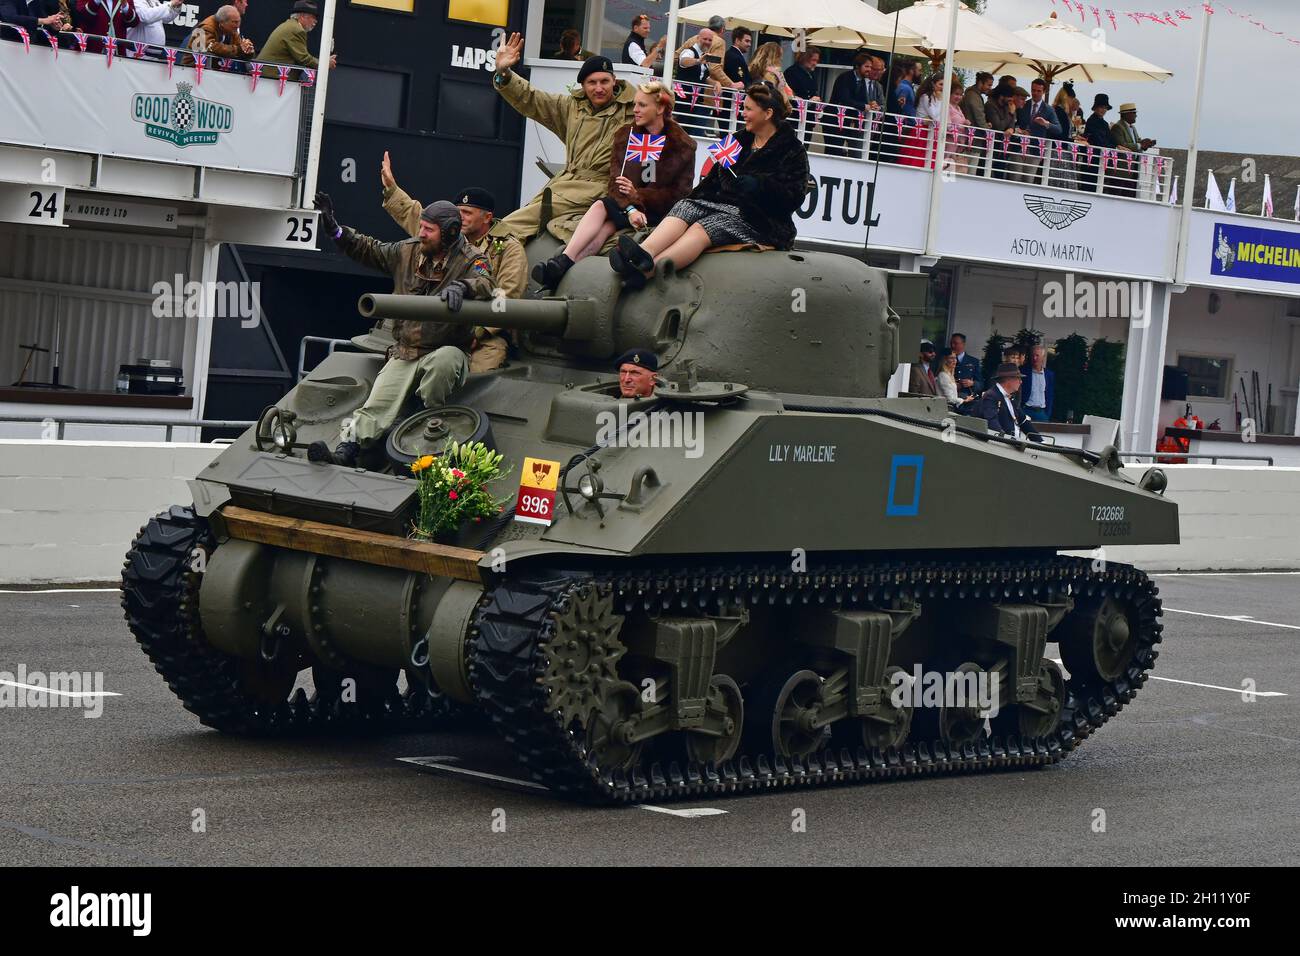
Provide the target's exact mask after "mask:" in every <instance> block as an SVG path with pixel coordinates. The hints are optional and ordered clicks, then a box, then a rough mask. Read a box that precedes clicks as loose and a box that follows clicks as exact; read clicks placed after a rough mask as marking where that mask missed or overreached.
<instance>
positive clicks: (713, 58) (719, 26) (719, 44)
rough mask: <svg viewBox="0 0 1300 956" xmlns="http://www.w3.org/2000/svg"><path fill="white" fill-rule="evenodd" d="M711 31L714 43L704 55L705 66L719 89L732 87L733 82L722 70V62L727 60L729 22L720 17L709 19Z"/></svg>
mask: <svg viewBox="0 0 1300 956" xmlns="http://www.w3.org/2000/svg"><path fill="white" fill-rule="evenodd" d="M709 29H710V30H711V31H712V32H713V43H712V44H711V45H710V46H709V48H708V50H706V51H705V53H704V66H705V68H706V69H707V70H708V71H709V79H711V80H712V81H713V82H714V83H716V84H718V89H721V88H722V87H724V86H730V85H731V80H730V79H728V77H727V74H726V73H725V72H724V71H723V69H722V62H723V60H725V59H726V58H727V40H726V34H725V32H724V31H725V30H726V29H727V21H726V20H724V19H723V18H722V17H719V16H712V17H709Z"/></svg>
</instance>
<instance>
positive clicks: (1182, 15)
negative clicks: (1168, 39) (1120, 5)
mask: <svg viewBox="0 0 1300 956" xmlns="http://www.w3.org/2000/svg"><path fill="white" fill-rule="evenodd" d="M1051 4H1052V6H1060V7H1063V8H1064V9H1065V10H1067V11H1070V12H1073V13H1077V14H1079V22H1080V23H1081V24H1086V23H1087V18H1088V14H1090V13H1091V14H1092V18H1093V20H1094V21H1095V22H1096V25H1097V26H1101V25H1102V23H1101V18H1102V16H1103V15H1104V16H1105V17H1106V19H1108V20H1110V26H1111V29H1112V30H1118V29H1119V21H1120V18H1121V17H1127V18H1128V19H1129V20H1132V21H1133V25H1134V26H1141V25H1142V24H1143V23H1154V24H1156V25H1158V26H1170V27H1177V26H1179V25H1180V24H1182V23H1183V22H1185V21H1188V20H1193V19H1195V18H1194V17H1193V16H1192V14H1191V13H1189V12H1188V9H1187V8H1184V7H1176V8H1174V9H1173V10H1163V11H1150V12H1143V11H1141V10H1115V9H1112V8H1110V7H1095V6H1093V5H1092V4H1086V5H1085V4H1084V3H1082V2H1080V0H1051ZM1200 7H1201V11H1202V12H1203V14H1204V15H1205V16H1213V15H1214V14H1215V13H1216V12H1218V11H1220V10H1221V11H1224V12H1226V13H1228V14H1229V15H1231V16H1234V17H1236V18H1237V19H1239V20H1244V21H1245V22H1246V23H1249V24H1250V25H1251V26H1255V27H1258V28H1259V29H1261V30H1263V31H1264V32H1265V33H1268V34H1271V35H1272V36H1275V37H1278V38H1280V39H1283V40H1286V42H1287V43H1290V44H1293V45H1295V46H1300V37H1294V36H1291V35H1290V34H1288V33H1287V32H1286V31H1285V30H1275V29H1273V27H1271V26H1269V25H1268V24H1267V23H1265V22H1264V21H1262V20H1260V19H1259V18H1258V17H1256V16H1255V15H1254V14H1251V13H1248V12H1246V11H1243V10H1237V9H1234V8H1233V7H1230V6H1228V5H1227V4H1222V5H1219V6H1217V7H1216V4H1215V3H1214V0H1202V3H1201V5H1200ZM1193 9H1194V8H1193Z"/></svg>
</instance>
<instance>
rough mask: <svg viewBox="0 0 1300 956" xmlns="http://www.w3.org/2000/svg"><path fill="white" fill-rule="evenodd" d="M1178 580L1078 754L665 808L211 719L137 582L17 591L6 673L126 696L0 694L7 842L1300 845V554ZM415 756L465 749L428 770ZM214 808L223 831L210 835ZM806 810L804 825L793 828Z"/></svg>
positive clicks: (338, 848) (894, 855) (447, 737)
mask: <svg viewBox="0 0 1300 956" xmlns="http://www.w3.org/2000/svg"><path fill="white" fill-rule="evenodd" d="M1156 577H1157V583H1158V584H1159V586H1160V589H1161V594H1162V597H1163V599H1164V602H1165V606H1166V609H1167V610H1166V616H1165V640H1164V643H1163V644H1162V645H1161V654H1160V659H1159V661H1158V662H1157V665H1156V668H1155V670H1154V672H1153V676H1155V677H1156V678H1158V679H1154V680H1152V681H1150V682H1149V683H1148V684H1147V685H1146V687H1144V688H1143V689H1142V691H1141V692H1140V693H1139V694H1138V696H1137V699H1136V701H1135V702H1134V703H1132V704H1130V705H1129V706H1128V707H1126V708H1125V710H1124V711H1123V712H1122V713H1121V714H1120V716H1119V717H1118V718H1117V719H1114V720H1112V721H1111V722H1110V723H1108V724H1107V725H1106V726H1105V727H1103V728H1102V729H1101V730H1100V731H1099V732H1097V733H1096V734H1095V735H1094V736H1093V737H1091V738H1090V739H1089V741H1088V742H1087V743H1086V744H1085V745H1084V746H1083V747H1082V748H1080V750H1079V751H1077V752H1076V753H1075V754H1073V755H1072V756H1071V757H1069V758H1068V759H1066V760H1065V761H1063V762H1061V763H1059V764H1057V765H1056V766H1054V767H1051V768H1048V769H1044V770H1035V771H1030V772H1020V773H997V774H984V775H980V776H965V777H943V778H927V779H917V780H902V781H896V782H890V783H884V784H871V785H865V786H857V787H853V786H842V787H832V788H825V789H820V790H798V791H790V792H784V793H776V794H771V795H764V796H761V797H742V798H725V799H723V798H718V799H711V800H705V801H702V802H699V803H685V804H678V803H674V804H669V805H667V806H666V807H662V808H658V809H655V808H646V807H628V808H616V809H604V808H593V807H589V806H576V805H571V804H569V803H565V802H563V801H560V800H557V799H554V798H552V797H550V796H548V795H546V794H545V793H538V792H536V791H531V790H528V789H525V788H521V787H518V786H515V785H511V784H509V783H502V782H497V781H495V780H493V779H491V778H490V777H485V776H481V775H482V774H488V775H496V776H499V777H504V778H513V779H522V778H523V776H524V775H523V774H522V773H521V771H520V770H519V769H518V768H517V766H516V765H515V763H514V761H513V758H512V757H511V756H510V754H509V752H508V751H507V750H506V748H505V747H504V745H503V744H501V743H499V742H498V741H497V740H496V739H495V738H494V737H493V736H492V735H491V733H490V732H489V731H487V730H480V731H472V732H469V731H466V732H455V733H440V734H415V735H403V736H396V737H386V738H378V739H369V740H367V739H347V740H342V741H328V740H315V741H293V742H286V743H277V742H265V741H248V740H240V739H235V738H230V737H224V736H222V735H221V734H218V733H216V732H214V731H211V730H207V729H206V728H203V727H201V726H200V725H199V724H198V722H197V720H196V719H195V718H194V717H193V716H192V715H190V714H189V713H188V712H187V711H185V710H183V709H182V707H181V705H180V703H179V702H178V701H177V700H176V699H175V698H174V697H173V696H172V694H171V692H170V691H169V690H168V689H167V687H166V686H165V685H164V684H163V681H162V680H161V678H159V676H158V675H157V674H156V673H155V672H154V671H153V668H152V667H151V666H150V665H149V663H148V662H147V661H146V659H145V657H144V655H143V654H142V653H141V652H140V651H139V650H138V649H137V648H136V646H135V644H134V641H133V640H132V638H131V635H130V633H129V632H128V631H127V628H126V625H125V624H124V623H123V620H122V615H121V612H120V609H119V607H118V599H117V594H116V592H110V593H105V592H93V591H63V592H55V593H0V671H4V672H8V675H14V674H16V672H17V669H18V667H19V665H24V666H25V668H26V670H27V671H28V672H30V671H33V670H40V671H73V670H75V671H92V672H94V671H100V672H102V673H103V675H104V684H103V688H102V689H103V690H104V691H107V692H110V693H112V694H116V695H118V696H112V697H105V698H103V699H102V700H103V710H102V716H100V717H99V718H98V719H87V718H86V717H85V716H84V714H85V709H84V707H83V706H78V707H70V708H56V709H49V708H46V709H29V708H13V707H4V708H0V761H2V762H3V771H0V858H3V859H4V860H5V861H6V863H7V864H8V865H11V866H12V865H25V864H79V865H93V864H112V865H129V864H179V865H187V864H209V865H211V864H216V865H225V864H242V865H276V864H345V865H358V864H359V865H388V864H468V865H521V864H566V865H610V864H697V863H703V864H715V865H716V864H722V865H745V864H776V865H786V866H789V865H799V864H805V863H815V864H855V865H876V866H879V865H907V864H971V865H980V866H988V865H990V864H994V865H1006V864H1028V863H1036V864H1049V865H1108V864H1128V865H1157V866H1163V865H1174V866H1178V865H1188V864H1200V865H1221V864H1228V865H1255V864H1274V865H1277V864H1290V865H1294V864H1295V863H1297V862H1300V761H1298V760H1297V756H1298V755H1300V575H1294V574H1292V575H1285V574H1253V575H1246V574H1235V575H1157V576H1156ZM1193 612H1195V613H1193ZM8 675H6V674H0V678H5V677H6V676H8ZM9 679H14V678H13V677H10V678H9ZM1247 680H1253V681H1254V682H1255V684H1254V689H1255V690H1256V691H1258V692H1260V694H1261V696H1258V697H1257V698H1256V699H1255V700H1254V701H1253V702H1248V701H1245V700H1243V699H1242V694H1241V688H1242V686H1243V681H1247ZM0 689H2V688H0ZM1264 695H1274V696H1264ZM404 757H424V758H430V757H432V758H439V759H438V760H437V761H436V762H437V763H439V764H440V765H441V766H443V767H445V768H450V769H446V770H442V771H437V772H431V771H429V770H427V769H423V770H422V769H420V767H418V766H417V765H414V764H412V763H409V762H403V761H401V760H400V759H399V758H404ZM196 811H202V813H201V817H202V821H203V823H204V824H205V827H204V828H203V829H204V832H194V831H195V826H194V822H195V820H196V819H197V818H198V817H199V816H200V815H199V814H196ZM665 811H671V812H665ZM684 811H695V812H696V814H697V815H682V814H683V812H684ZM796 811H802V817H803V819H804V820H805V821H806V828H805V830H804V831H803V832H795V829H794V827H793V825H792V824H793V822H794V821H795V819H796V818H797V816H798V814H797V813H796ZM1098 811H1104V823H1105V830H1104V832H1097V830H1098V822H1099V821H1100V820H1102V816H1101V815H1100V814H1099V812H1098ZM494 822H495V823H496V824H497V826H496V827H495V828H494V826H493V824H494ZM502 824H504V828H502Z"/></svg>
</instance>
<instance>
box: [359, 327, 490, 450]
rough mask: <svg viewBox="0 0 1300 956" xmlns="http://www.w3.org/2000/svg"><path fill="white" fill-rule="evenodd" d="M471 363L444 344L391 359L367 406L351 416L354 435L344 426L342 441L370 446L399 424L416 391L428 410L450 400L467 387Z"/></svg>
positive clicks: (376, 381) (380, 371) (376, 380)
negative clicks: (454, 393)
mask: <svg viewBox="0 0 1300 956" xmlns="http://www.w3.org/2000/svg"><path fill="white" fill-rule="evenodd" d="M468 377H469V361H468V360H467V359H466V358H465V353H464V352H463V351H461V350H460V349H458V348H456V347H455V346H454V345H444V346H443V347H442V348H440V349H435V350H434V351H432V352H428V353H426V354H425V355H422V356H420V357H419V358H418V359H400V358H390V359H389V360H388V361H387V362H385V363H384V367H383V368H381V369H380V370H379V374H378V375H377V376H375V385H374V388H372V389H371V390H370V397H369V398H367V399H366V403H365V404H364V405H362V406H361V407H360V408H358V409H357V410H356V412H355V413H354V414H353V416H352V428H351V432H352V434H351V435H349V434H348V431H349V429H348V428H347V426H346V425H345V426H344V430H343V440H344V441H355V442H360V443H361V444H363V445H365V444H369V443H370V442H372V441H374V439H375V438H377V437H379V436H380V435H382V434H383V433H384V431H385V430H386V429H387V428H388V427H389V426H391V425H392V424H393V422H395V421H397V416H398V415H399V414H401V411H402V406H403V405H405V404H406V399H407V397H408V396H409V395H410V394H411V392H413V391H414V392H417V393H418V394H419V396H420V401H422V402H423V403H424V407H425V408H434V407H436V406H438V405H442V404H443V403H444V402H446V401H447V396H448V395H450V394H451V393H452V392H454V391H455V390H456V389H458V388H460V387H461V386H462V385H464V384H465V379H466V378H468Z"/></svg>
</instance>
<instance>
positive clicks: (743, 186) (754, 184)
mask: <svg viewBox="0 0 1300 956" xmlns="http://www.w3.org/2000/svg"><path fill="white" fill-rule="evenodd" d="M736 188H737V189H739V190H740V191H741V192H742V193H744V194H745V195H746V196H748V195H750V194H751V193H756V192H758V177H756V176H750V175H744V176H741V177H739V178H738V179H737V180H736Z"/></svg>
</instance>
